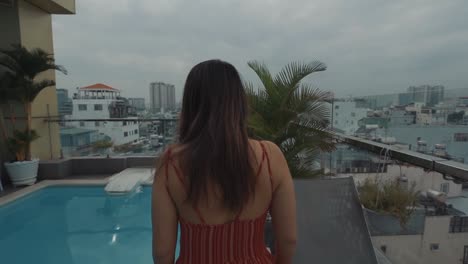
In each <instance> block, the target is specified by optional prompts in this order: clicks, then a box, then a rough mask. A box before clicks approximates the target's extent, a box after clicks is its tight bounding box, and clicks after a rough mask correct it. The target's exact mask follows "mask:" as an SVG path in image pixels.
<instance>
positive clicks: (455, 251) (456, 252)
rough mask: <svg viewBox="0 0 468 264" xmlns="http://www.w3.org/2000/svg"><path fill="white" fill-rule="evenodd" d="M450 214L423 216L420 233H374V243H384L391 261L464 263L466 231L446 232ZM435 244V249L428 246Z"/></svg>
mask: <svg viewBox="0 0 468 264" xmlns="http://www.w3.org/2000/svg"><path fill="white" fill-rule="evenodd" d="M450 218H451V216H431V217H426V221H425V230H424V234H423V235H410V236H375V237H372V242H373V243H374V246H375V247H377V248H379V249H381V247H382V246H386V252H385V255H386V256H387V257H388V258H389V259H390V260H391V261H392V262H393V263H421V264H422V263H424V264H439V263H450V264H452V263H454V264H456V263H460V264H462V263H463V254H464V247H465V246H468V233H449V232H448V230H449V225H450ZM432 244H437V245H438V246H439V248H438V249H437V250H431V245H432Z"/></svg>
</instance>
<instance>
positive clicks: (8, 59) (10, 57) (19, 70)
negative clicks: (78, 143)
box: [0, 45, 67, 161]
mask: <svg viewBox="0 0 468 264" xmlns="http://www.w3.org/2000/svg"><path fill="white" fill-rule="evenodd" d="M47 70H58V71H60V72H62V73H64V74H66V73H67V71H66V70H65V68H63V67H62V66H59V65H56V64H55V61H54V58H53V56H52V54H48V53H47V52H46V51H44V50H42V49H32V50H27V49H26V48H25V47H22V46H20V45H13V46H12V48H11V49H7V50H0V95H1V97H2V99H0V100H2V102H0V103H5V102H7V101H17V102H20V103H21V104H22V105H23V108H24V112H25V114H26V128H25V130H24V131H19V130H15V131H14V132H13V135H12V137H11V138H10V139H6V138H5V137H7V134H6V129H5V124H4V117H3V113H2V114H1V115H0V118H1V119H2V120H1V122H0V126H2V135H3V137H4V140H6V141H7V142H8V144H7V145H8V146H9V148H10V150H11V151H12V152H14V153H15V156H16V159H17V160H18V161H22V160H31V142H32V141H33V140H35V139H37V138H38V137H39V136H38V134H37V133H36V132H35V131H34V130H32V129H31V125H32V113H31V111H32V102H33V101H34V99H35V98H36V96H37V95H38V94H39V93H40V92H41V91H42V90H44V89H45V88H47V87H50V86H54V85H55V81H53V80H48V79H40V80H38V79H37V76H38V75H39V74H40V73H42V72H45V71H47ZM0 112H2V111H0Z"/></svg>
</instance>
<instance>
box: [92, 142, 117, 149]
mask: <svg viewBox="0 0 468 264" xmlns="http://www.w3.org/2000/svg"><path fill="white" fill-rule="evenodd" d="M113 145H114V143H113V142H112V141H110V140H99V141H96V142H94V143H93V144H92V148H93V151H94V152H98V151H102V150H106V149H109V148H112V146H113Z"/></svg>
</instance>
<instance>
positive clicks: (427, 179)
mask: <svg viewBox="0 0 468 264" xmlns="http://www.w3.org/2000/svg"><path fill="white" fill-rule="evenodd" d="M340 175H345V174H340ZM400 175H402V176H406V177H407V178H408V182H409V185H411V184H412V183H414V184H415V189H416V190H417V191H421V192H423V191H427V190H428V189H433V190H436V191H441V185H442V184H443V183H448V184H449V192H448V193H447V197H457V196H460V195H462V185H461V184H456V183H454V182H453V181H449V180H445V179H444V178H443V177H442V174H440V173H438V172H434V171H430V172H427V171H425V170H424V169H422V168H420V167H415V166H407V165H401V172H400V166H398V165H389V166H387V172H385V173H380V174H379V175H378V176H377V173H355V174H349V176H352V177H353V179H354V181H355V183H356V185H360V184H361V183H362V182H364V181H365V180H366V179H367V178H370V179H375V178H376V177H378V178H379V180H394V179H397V178H399V177H400Z"/></svg>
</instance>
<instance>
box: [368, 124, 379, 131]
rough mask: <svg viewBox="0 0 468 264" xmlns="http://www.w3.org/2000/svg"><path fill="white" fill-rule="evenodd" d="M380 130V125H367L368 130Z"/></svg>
mask: <svg viewBox="0 0 468 264" xmlns="http://www.w3.org/2000/svg"><path fill="white" fill-rule="evenodd" d="M378 128H379V125H366V129H367V130H371V129H378Z"/></svg>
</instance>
